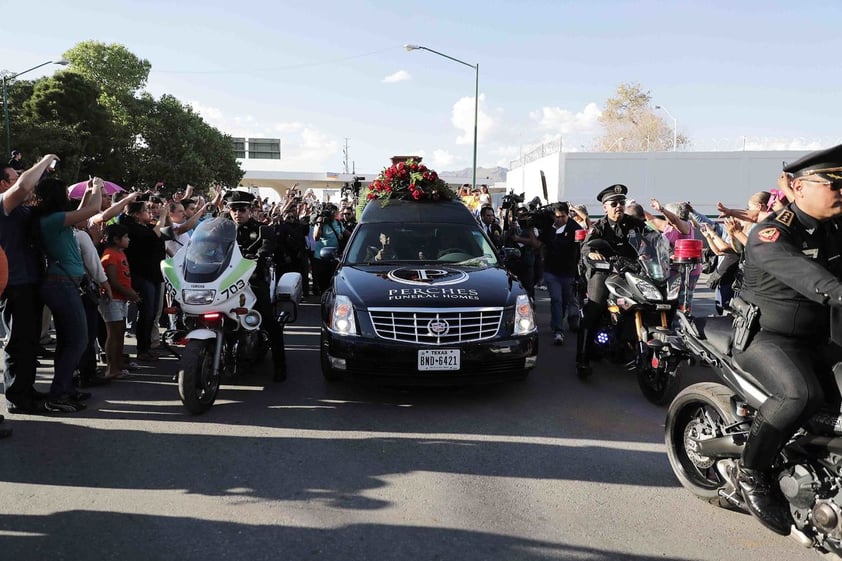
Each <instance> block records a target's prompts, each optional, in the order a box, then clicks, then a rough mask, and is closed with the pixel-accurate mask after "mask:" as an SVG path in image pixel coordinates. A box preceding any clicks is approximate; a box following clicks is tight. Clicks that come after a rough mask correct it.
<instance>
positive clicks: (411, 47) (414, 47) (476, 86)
mask: <svg viewBox="0 0 842 561" xmlns="http://www.w3.org/2000/svg"><path fill="white" fill-rule="evenodd" d="M403 48H404V49H406V50H407V51H417V50H422V51H428V52H431V53H433V54H434V55H439V56H441V57H444V58H447V59H450V60H452V61H453V62H458V63H459V64H464V65H465V66H467V67H469V68H473V69H474V72H475V73H476V80H475V81H474V167H473V180H472V181H473V185H472V187H471V189H472V190H475V189H476V188H477V116H478V115H479V64H469V63H467V62H465V61H464V60H459V59H458V58H454V57H452V56H450V55H446V54H444V53H440V52H438V51H434V50H433V49H430V48H427V47H422V46H421V45H404V46H403Z"/></svg>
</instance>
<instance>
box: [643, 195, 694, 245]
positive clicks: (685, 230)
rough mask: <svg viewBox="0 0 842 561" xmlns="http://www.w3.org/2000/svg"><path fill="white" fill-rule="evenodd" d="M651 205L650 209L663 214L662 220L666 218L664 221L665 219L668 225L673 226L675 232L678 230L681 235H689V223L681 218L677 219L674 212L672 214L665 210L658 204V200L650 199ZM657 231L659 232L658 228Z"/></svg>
mask: <svg viewBox="0 0 842 561" xmlns="http://www.w3.org/2000/svg"><path fill="white" fill-rule="evenodd" d="M651 203H652V208H654V209H655V210H656V211H658V212H660V213H661V214H663V215H664V218H666V219H667V221H668V222H669V223H670V224H672V226H673V227H674V228H675V229H676V230H678V231H679V232H681V235H683V236H686V235H687V234H689V233H690V231H691V227H690V223H689V222H687V221H686V220H682V219H681V218H679V217H678V215H676V214H675V213H674V212H672V211H671V210H670V209H668V208H666V207H665V206H663V205H662V204H661V202H660V201H659V200H658V199H651ZM658 229H659V230H660V228H658Z"/></svg>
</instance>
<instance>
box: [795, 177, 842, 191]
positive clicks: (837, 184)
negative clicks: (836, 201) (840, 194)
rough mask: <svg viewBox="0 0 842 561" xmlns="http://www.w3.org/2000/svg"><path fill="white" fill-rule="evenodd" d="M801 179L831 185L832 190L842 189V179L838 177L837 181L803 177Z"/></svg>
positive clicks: (826, 185)
mask: <svg viewBox="0 0 842 561" xmlns="http://www.w3.org/2000/svg"><path fill="white" fill-rule="evenodd" d="M801 181H808V182H810V183H817V184H819V185H823V186H825V187H830V190H831V191H839V190H840V189H842V179H837V180H836V181H828V180H818V179H802V180H801Z"/></svg>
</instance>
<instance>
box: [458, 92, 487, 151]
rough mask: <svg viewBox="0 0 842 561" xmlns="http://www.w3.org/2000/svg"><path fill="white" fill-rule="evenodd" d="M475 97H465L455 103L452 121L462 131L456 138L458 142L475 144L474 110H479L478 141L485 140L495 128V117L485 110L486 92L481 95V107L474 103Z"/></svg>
mask: <svg viewBox="0 0 842 561" xmlns="http://www.w3.org/2000/svg"><path fill="white" fill-rule="evenodd" d="M474 99H475V98H473V97H463V98H461V99H459V101H457V102H456V103H454V104H453V111H452V113H451V117H450V122H451V123H453V126H454V127H456V128H457V129H459V130H460V131H462V134H461V135H460V136H458V137H457V138H456V144H473V142H474V111H475V110H476V111H477V120H476V122H477V143H479V142H482V141H483V140H485V139H486V138H487V137H488V135H489V134H490V133H491V131H492V130H493V129H494V123H495V121H494V119H493V118H492V117H491V116H490V115H489V114H488V113H486V112H485V111H483V103H484V102H485V94H480V96H479V107H478V108H476V107H475V105H474Z"/></svg>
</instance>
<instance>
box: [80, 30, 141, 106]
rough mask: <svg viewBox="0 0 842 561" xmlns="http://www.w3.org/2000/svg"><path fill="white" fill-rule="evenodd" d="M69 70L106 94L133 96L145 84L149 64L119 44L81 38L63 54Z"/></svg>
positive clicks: (117, 96) (121, 96)
mask: <svg viewBox="0 0 842 561" xmlns="http://www.w3.org/2000/svg"><path fill="white" fill-rule="evenodd" d="M64 60H66V61H68V62H69V63H70V66H69V68H68V69H69V70H72V71H73V72H78V73H79V74H81V75H82V76H85V77H86V78H88V79H89V80H91V81H92V82H93V83H94V84H96V85H97V86H98V87H99V89H100V91H101V92H102V93H103V94H104V95H105V96H108V97H112V98H116V99H118V100H119V99H121V98H125V97H132V96H134V95H135V94H136V93H137V92H138V91H139V90H140V89H141V88H143V87H144V86H145V85H146V80H147V79H148V78H149V71H150V70H151V69H152V65H151V64H150V63H149V61H148V60H146V59H140V58H138V57H137V56H136V55H135V54H134V53H132V52H131V51H129V50H128V49H127V48H126V47H124V46H123V45H120V44H117V43H112V44H110V45H106V44H105V43H101V42H99V41H83V42H81V43H78V44H76V45H75V46H74V47H73V48H71V49H70V50H68V51H67V52H65V53H64Z"/></svg>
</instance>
